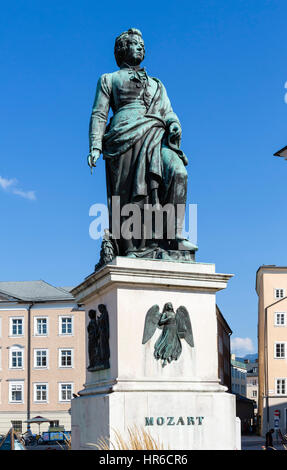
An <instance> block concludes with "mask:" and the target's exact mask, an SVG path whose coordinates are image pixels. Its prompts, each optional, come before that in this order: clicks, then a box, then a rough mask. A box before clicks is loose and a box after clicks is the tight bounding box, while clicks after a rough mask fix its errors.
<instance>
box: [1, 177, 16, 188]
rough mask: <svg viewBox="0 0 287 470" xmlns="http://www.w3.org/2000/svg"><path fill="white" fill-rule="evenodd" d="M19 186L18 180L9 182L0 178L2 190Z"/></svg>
mask: <svg viewBox="0 0 287 470" xmlns="http://www.w3.org/2000/svg"><path fill="white" fill-rule="evenodd" d="M14 184H17V180H16V179H15V178H14V179H12V180H7V179H6V178H2V177H1V176H0V186H1V188H2V189H8V188H9V187H10V186H12V185H14Z"/></svg>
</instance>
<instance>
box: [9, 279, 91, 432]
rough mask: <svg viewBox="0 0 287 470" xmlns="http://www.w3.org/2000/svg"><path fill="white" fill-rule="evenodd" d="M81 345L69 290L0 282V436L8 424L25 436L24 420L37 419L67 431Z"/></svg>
mask: <svg viewBox="0 0 287 470" xmlns="http://www.w3.org/2000/svg"><path fill="white" fill-rule="evenodd" d="M85 341H86V334H85V312H84V311H83V310H82V309H81V308H79V306H78V305H77V304H76V303H75V300H74V298H73V296H72V295H71V293H70V292H69V288H57V287H54V286H51V285H49V284H48V283H46V282H44V281H31V282H0V434H4V433H6V432H7V431H8V430H9V428H10V427H11V423H12V424H13V426H14V427H15V429H16V430H18V431H20V432H25V431H26V429H27V423H25V421H26V420H27V419H30V418H33V417H34V416H37V415H40V416H43V417H45V418H47V419H49V420H52V421H54V422H55V423H56V424H59V425H60V426H64V427H65V429H66V430H70V429H71V416H70V412H69V410H70V406H71V399H72V397H73V393H76V392H77V391H78V390H80V389H82V387H83V384H84V381H85V368H86V366H85V363H86V358H85ZM47 428H48V424H43V425H41V431H45V430H47ZM31 429H32V432H37V431H38V425H31Z"/></svg>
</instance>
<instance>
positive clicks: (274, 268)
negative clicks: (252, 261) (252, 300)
mask: <svg viewBox="0 0 287 470" xmlns="http://www.w3.org/2000/svg"><path fill="white" fill-rule="evenodd" d="M286 270H287V266H277V265H276V264H262V265H261V266H259V268H258V269H257V271H256V283H255V290H256V292H257V294H259V292H258V291H259V289H258V283H259V276H262V272H263V271H271V272H272V271H273V273H274V272H276V271H277V272H280V271H285V273H286Z"/></svg>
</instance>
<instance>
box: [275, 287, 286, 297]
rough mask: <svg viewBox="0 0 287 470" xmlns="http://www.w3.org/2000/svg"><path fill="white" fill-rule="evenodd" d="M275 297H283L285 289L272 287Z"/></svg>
mask: <svg viewBox="0 0 287 470" xmlns="http://www.w3.org/2000/svg"><path fill="white" fill-rule="evenodd" d="M274 297H275V299H283V297H285V289H274Z"/></svg>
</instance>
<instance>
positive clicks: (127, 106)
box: [88, 28, 197, 269]
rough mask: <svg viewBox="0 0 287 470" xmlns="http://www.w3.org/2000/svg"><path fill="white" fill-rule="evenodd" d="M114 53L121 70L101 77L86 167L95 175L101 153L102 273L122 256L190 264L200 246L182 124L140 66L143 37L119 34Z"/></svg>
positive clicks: (157, 84) (162, 89) (156, 82)
mask: <svg viewBox="0 0 287 470" xmlns="http://www.w3.org/2000/svg"><path fill="white" fill-rule="evenodd" d="M114 52H115V58H116V62H117V64H118V66H119V70H117V71H115V72H113V73H105V74H103V75H102V76H101V77H100V79H99V81H98V85H97V90H96V96H95V100H94V105H93V109H92V115H91V119H90V130H89V140H90V153H89V156H88V164H89V166H90V168H91V170H93V167H95V166H96V163H97V160H98V159H99V157H100V155H101V153H102V154H103V158H104V160H105V164H106V186H107V200H108V209H109V230H108V232H107V233H106V234H105V236H104V239H103V245H102V251H101V258H100V261H99V263H98V264H97V265H96V269H99V268H100V267H101V266H103V265H104V264H106V263H107V262H108V260H110V259H112V258H113V257H114V256H117V255H119V256H128V257H132V258H138V257H140V258H152V259H169V260H176V261H181V260H184V261H190V262H192V261H194V255H195V251H196V250H197V247H196V246H195V245H193V244H192V243H191V242H190V241H189V240H187V239H185V238H183V236H182V228H183V221H184V215H185V205H186V193H187V171H186V165H187V164H188V160H187V157H186V156H185V154H184V153H183V151H182V150H181V149H180V142H181V133H182V131H181V125H180V121H179V119H178V117H177V115H176V114H175V113H174V111H173V109H172V107H171V103H170V100H169V98H168V95H167V92H166V89H165V87H164V85H163V84H162V82H161V81H160V80H159V79H158V78H153V77H150V76H149V75H148V74H147V72H146V69H145V68H142V67H141V62H142V61H143V59H144V56H145V46H144V41H143V37H142V34H141V32H140V31H139V30H138V29H135V28H131V29H129V30H128V31H125V32H123V33H122V34H120V36H118V37H117V38H116V41H115V50H114ZM110 109H111V110H112V111H113V116H112V118H111V120H110V122H109V124H108V125H107V119H108V114H109V111H110ZM114 201H116V202H114ZM152 211H154V212H155V213H159V212H161V214H162V219H161V218H160V217H159V218H158V220H159V221H160V222H159V225H161V227H160V230H158V227H157V226H156V222H151V224H152V228H151V227H150V226H149V224H148V221H147V218H145V214H146V213H148V212H149V214H151V213H152ZM156 211H157V212H156ZM131 214H133V217H131ZM118 219H119V220H118ZM115 227H116V229H115ZM115 232H116V233H115ZM158 232H160V233H158Z"/></svg>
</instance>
